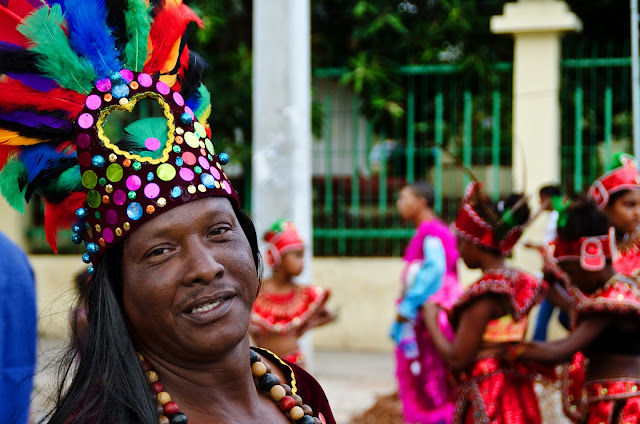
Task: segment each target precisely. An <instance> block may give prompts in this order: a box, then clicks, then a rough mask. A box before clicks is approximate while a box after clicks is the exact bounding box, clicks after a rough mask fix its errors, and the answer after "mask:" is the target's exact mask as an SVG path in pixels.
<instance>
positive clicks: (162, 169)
mask: <svg viewBox="0 0 640 424" xmlns="http://www.w3.org/2000/svg"><path fill="white" fill-rule="evenodd" d="M156 174H158V178H160V179H161V180H162V181H171V180H173V179H174V178H175V176H176V168H174V167H173V165H171V164H169V163H163V164H161V165H160V166H158V169H156Z"/></svg>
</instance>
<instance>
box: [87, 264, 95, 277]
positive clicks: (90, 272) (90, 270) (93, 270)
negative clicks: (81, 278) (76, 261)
mask: <svg viewBox="0 0 640 424" xmlns="http://www.w3.org/2000/svg"><path fill="white" fill-rule="evenodd" d="M87 271H88V272H89V275H93V274H94V273H95V272H96V270H95V269H93V265H91V266H90V267H89V268H88V269H87Z"/></svg>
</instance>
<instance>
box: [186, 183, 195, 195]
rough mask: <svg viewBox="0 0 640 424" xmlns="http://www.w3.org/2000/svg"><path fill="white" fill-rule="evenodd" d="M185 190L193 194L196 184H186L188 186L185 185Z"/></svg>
mask: <svg viewBox="0 0 640 424" xmlns="http://www.w3.org/2000/svg"><path fill="white" fill-rule="evenodd" d="M187 191H188V192H189V193H190V194H194V193H195V192H196V186H194V185H190V186H188V187H187Z"/></svg>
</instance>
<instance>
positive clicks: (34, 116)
mask: <svg viewBox="0 0 640 424" xmlns="http://www.w3.org/2000/svg"><path fill="white" fill-rule="evenodd" d="M0 119H1V120H4V121H11V122H16V123H18V124H21V125H25V126H28V127H31V128H38V127H41V126H45V127H50V128H55V129H64V130H71V128H72V127H73V123H72V122H71V121H70V120H68V119H64V118H58V117H56V116H51V115H40V114H38V113H34V112H29V111H24V110H17V111H12V112H0Z"/></svg>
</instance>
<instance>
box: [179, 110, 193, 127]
mask: <svg viewBox="0 0 640 424" xmlns="http://www.w3.org/2000/svg"><path fill="white" fill-rule="evenodd" d="M180 120H181V121H182V123H183V124H190V123H191V121H192V120H193V118H191V115H189V114H188V113H187V112H185V113H183V114H182V115H180Z"/></svg>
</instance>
